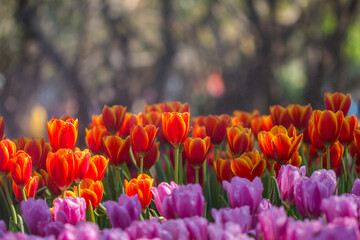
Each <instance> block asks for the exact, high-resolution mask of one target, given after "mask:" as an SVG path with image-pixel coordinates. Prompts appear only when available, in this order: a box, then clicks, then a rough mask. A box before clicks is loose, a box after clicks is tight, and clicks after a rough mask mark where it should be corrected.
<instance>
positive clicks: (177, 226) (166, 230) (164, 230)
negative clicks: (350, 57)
mask: <svg viewBox="0 0 360 240" xmlns="http://www.w3.org/2000/svg"><path fill="white" fill-rule="evenodd" d="M160 238H161V239H183V240H188V239H190V233H189V231H188V230H187V228H186V225H185V223H184V220H183V219H170V220H167V221H165V222H164V223H162V224H161V225H160Z"/></svg>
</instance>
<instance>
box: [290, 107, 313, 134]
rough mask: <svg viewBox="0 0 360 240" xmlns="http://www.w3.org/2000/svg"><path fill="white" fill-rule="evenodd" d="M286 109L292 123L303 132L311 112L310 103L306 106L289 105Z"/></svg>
mask: <svg viewBox="0 0 360 240" xmlns="http://www.w3.org/2000/svg"><path fill="white" fill-rule="evenodd" d="M287 111H288V113H289V116H290V119H291V122H292V124H293V125H294V126H295V127H296V129H298V130H299V131H300V132H303V131H304V129H305V128H306V126H307V124H308V122H309V120H310V117H311V113H312V107H311V105H310V104H308V105H306V106H300V105H297V104H296V105H293V104H291V105H289V106H288V107H287Z"/></svg>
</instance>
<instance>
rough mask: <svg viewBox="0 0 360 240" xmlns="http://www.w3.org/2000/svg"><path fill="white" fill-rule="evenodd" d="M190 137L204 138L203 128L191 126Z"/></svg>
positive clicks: (204, 130) (204, 131)
mask: <svg viewBox="0 0 360 240" xmlns="http://www.w3.org/2000/svg"><path fill="white" fill-rule="evenodd" d="M192 135H193V137H194V138H202V139H204V138H205V137H206V129H205V126H198V125H195V126H193V130H192Z"/></svg>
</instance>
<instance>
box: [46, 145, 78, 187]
mask: <svg viewBox="0 0 360 240" xmlns="http://www.w3.org/2000/svg"><path fill="white" fill-rule="evenodd" d="M46 170H47V172H48V174H49V177H50V178H51V180H52V181H53V182H54V183H55V185H56V186H57V187H58V188H59V189H60V190H61V191H65V190H66V189H68V188H69V186H70V185H71V184H72V182H73V181H74V177H75V161H74V153H73V152H72V151H71V150H70V149H65V148H60V149H59V150H57V151H56V152H55V153H52V152H49V153H48V156H47V159H46Z"/></svg>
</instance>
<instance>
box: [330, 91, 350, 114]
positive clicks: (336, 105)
mask: <svg viewBox="0 0 360 240" xmlns="http://www.w3.org/2000/svg"><path fill="white" fill-rule="evenodd" d="M324 101H325V107H326V109H327V110H331V111H333V112H337V111H339V110H340V111H342V112H343V113H344V115H345V116H346V114H347V113H348V112H349V109H350V105H351V96H350V94H349V93H348V94H346V95H344V94H342V93H339V92H335V93H329V92H326V93H325V94H324Z"/></svg>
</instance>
